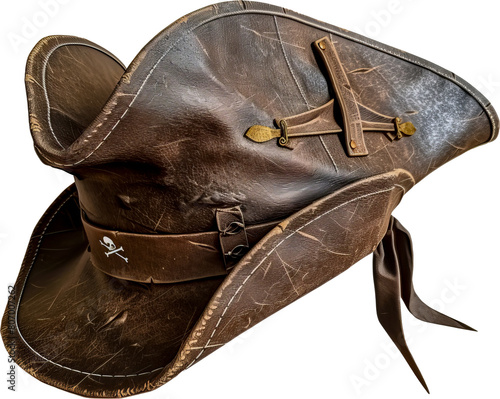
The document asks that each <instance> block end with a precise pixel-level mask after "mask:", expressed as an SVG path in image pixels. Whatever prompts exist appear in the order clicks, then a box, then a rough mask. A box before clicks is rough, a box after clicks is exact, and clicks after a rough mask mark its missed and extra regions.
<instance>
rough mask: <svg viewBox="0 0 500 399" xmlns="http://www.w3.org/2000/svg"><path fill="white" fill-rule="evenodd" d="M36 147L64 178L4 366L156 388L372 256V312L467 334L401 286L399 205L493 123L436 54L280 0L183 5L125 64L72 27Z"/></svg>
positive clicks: (41, 87) (40, 236)
mask: <svg viewBox="0 0 500 399" xmlns="http://www.w3.org/2000/svg"><path fill="white" fill-rule="evenodd" d="M26 87H27V93H28V104H29V119H30V128H31V133H32V136H33V140H34V144H35V150H36V152H37V154H38V156H39V157H40V159H41V160H42V161H43V162H44V163H46V164H48V165H50V166H53V167H56V168H59V169H62V170H64V171H66V172H68V173H71V174H72V175H74V177H75V183H74V184H73V185H71V186H70V187H68V188H67V189H66V190H65V191H64V192H63V193H61V195H60V196H59V197H58V198H57V199H56V200H55V201H54V203H53V204H52V205H51V206H50V207H49V209H47V211H46V212H45V214H44V215H43V216H42V218H41V219H40V221H39V223H38V224H37V226H36V227H35V229H34V231H33V234H32V237H31V240H30V243H29V245H28V249H27V252H26V256H25V259H24V262H23V265H22V267H21V271H20V274H19V277H18V280H17V282H16V284H15V290H14V291H13V301H12V304H11V303H9V306H8V307H7V310H6V312H5V314H4V318H3V322H2V337H3V340H4V343H5V345H6V347H7V349H8V350H9V352H10V353H11V355H13V357H14V354H13V353H12V351H13V350H14V349H13V348H15V360H16V362H17V363H18V364H19V365H20V366H21V367H22V368H24V369H25V370H26V371H27V372H29V373H30V374H32V375H34V376H35V377H36V378H38V379H39V380H41V381H43V382H46V383H48V384H51V385H54V386H56V387H58V388H61V389H64V390H67V391H70V392H74V393H77V394H80V395H84V396H90V397H115V396H128V395H133V394H137V393H141V392H145V391H149V390H152V389H155V388H158V387H159V386H161V385H162V384H164V383H166V382H168V381H169V380H171V379H172V378H174V377H175V376H176V375H177V374H179V373H180V372H181V371H182V370H184V369H186V368H188V367H190V366H191V365H193V364H194V363H196V362H198V361H200V360H201V359H203V358H204V357H206V356H207V355H209V354H210V353H212V352H213V351H215V350H216V349H217V348H219V347H221V346H222V345H224V344H225V343H227V342H229V341H230V340H231V339H233V338H234V337H236V336H238V335H239V334H241V333H242V332H244V331H246V330H248V329H249V328H251V327H252V326H254V325H255V324H257V323H258V322H260V321H261V320H263V319H265V318H266V317H268V316H270V315H271V314H273V313H275V312H276V311H278V310H279V309H281V308H283V307H285V306H286V305H288V304H290V303H291V302H293V301H295V300H296V299H298V298H300V297H301V296H303V295H305V294H307V293H308V292H310V291H312V290H313V289H315V288H317V287H318V286H320V285H322V284H323V283H325V282H327V281H329V280H331V279H332V278H334V277H336V276H337V275H339V274H340V273H342V272H343V271H345V270H346V269H348V268H349V267H350V266H352V265H353V264H354V263H356V262H357V261H358V260H360V259H362V258H363V257H365V256H366V255H368V254H371V253H374V281H375V289H376V303H377V314H378V317H379V320H380V322H381V324H382V325H383V327H384V328H385V330H386V331H387V332H388V334H389V335H390V337H391V338H392V339H393V341H394V343H395V344H396V346H397V347H398V349H399V350H400V351H401V353H402V354H403V356H404V357H405V359H406V361H407V362H408V364H409V365H410V367H411V368H412V370H413V371H414V373H415V374H416V376H417V378H418V379H419V380H420V381H421V383H422V384H423V385H424V387H425V388H427V387H426V385H425V382H424V379H423V377H422V375H421V373H420V371H419V369H418V367H417V365H416V364H415V361H414V360H413V358H412V355H411V353H410V351H409V349H408V346H407V344H406V342H405V339H404V334H403V328H402V323H401V313H400V300H401V299H402V300H403V301H404V303H405V305H406V306H407V307H408V309H409V310H410V312H411V313H412V314H413V315H414V316H415V317H417V318H419V319H422V320H425V321H428V322H432V323H437V324H444V325H449V326H453V327H458V328H465V329H469V328H470V327H468V326H467V325H465V324H463V323H461V322H458V321H456V320H454V319H451V318H449V317H447V316H445V315H443V314H441V313H439V312H437V311H435V310H433V309H432V308H430V307H428V306H427V305H425V304H424V303H423V302H422V301H421V300H420V299H419V297H418V296H417V294H416V293H415V291H414V289H413V285H412V272H413V263H412V257H413V254H412V245H411V238H410V235H409V233H408V231H407V230H406V229H405V228H404V227H403V226H402V225H401V224H400V223H399V221H397V220H396V219H395V218H394V217H393V216H391V214H392V211H393V210H394V208H395V207H396V206H397V205H398V203H399V202H400V200H401V198H402V196H403V195H404V194H405V193H406V192H407V191H408V190H409V189H411V188H412V187H413V185H415V183H417V182H418V181H420V180H421V179H422V178H424V177H425V176H426V175H427V174H429V173H430V172H431V171H433V170H435V169H436V168H438V167H439V166H441V165H443V164H444V163H446V162H447V161H449V160H451V159H452V158H454V157H456V156H458V155H460V154H462V153H463V152H465V151H467V150H469V149H471V148H473V147H476V146H478V145H480V144H483V143H487V142H489V141H492V140H493V139H495V138H496V136H497V134H498V123H499V122H498V117H497V115H496V113H495V111H494V109H493V108H492V106H491V105H490V103H489V102H488V101H487V100H486V99H485V98H484V97H483V96H482V95H481V94H480V93H479V92H478V91H477V90H475V89H474V88H473V87H472V86H470V85H469V84H468V83H467V82H465V81H463V80H462V79H460V78H459V77H457V76H456V75H455V74H453V73H451V72H449V71H447V70H445V69H443V68H440V67H438V66H436V65H434V64H432V63H430V62H428V61H425V60H423V59H420V58H418V57H415V56H413V55H410V54H408V53H406V52H403V51H399V50H397V49H394V48H392V47H389V46H386V45H383V44H381V43H378V42H376V41H373V40H370V39H368V38H365V37H363V36H360V35H357V34H355V33H352V32H347V31H345V30H342V29H339V28H336V27H334V26H331V25H329V24H326V23H323V22H319V21H316V20H314V19H311V18H308V17H305V16H303V15H300V14H297V13H295V12H293V11H290V10H286V9H283V8H279V7H275V6H271V5H266V4H261V3H253V2H244V1H238V2H228V3H220V4H217V5H213V6H210V7H206V8H204V9H201V10H199V11H196V12H194V13H192V14H189V15H187V16H186V17H184V18H181V19H180V20H178V21H177V22H175V23H173V24H172V25H170V26H169V27H168V28H166V29H165V30H164V31H162V32H161V33H160V34H158V35H157V36H156V37H155V38H154V39H153V40H152V41H151V42H149V43H148V44H147V45H146V47H144V49H143V50H141V52H140V53H139V54H138V55H137V57H136V58H135V59H134V61H133V62H132V64H131V65H130V66H129V67H128V68H127V69H126V68H125V67H124V66H123V65H122V64H121V62H120V61H119V60H117V59H116V57H114V56H113V55H112V54H111V53H109V52H108V51H106V50H105V49H103V48H102V47H100V46H98V45H96V44H94V43H91V42H89V41H87V40H85V39H81V38H77V37H72V36H50V37H47V38H44V39H42V40H41V41H40V42H39V43H38V44H37V45H36V47H35V48H34V49H33V51H32V52H31V54H30V56H29V59H28V63H27V67H26Z"/></svg>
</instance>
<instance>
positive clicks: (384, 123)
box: [245, 37, 416, 157]
mask: <svg viewBox="0 0 500 399" xmlns="http://www.w3.org/2000/svg"><path fill="white" fill-rule="evenodd" d="M314 47H315V48H316V49H317V50H318V52H319V54H320V56H321V59H322V60H323V63H324V65H325V67H326V70H327V72H328V79H329V81H330V84H331V86H332V89H333V92H334V93H335V96H336V98H337V102H338V104H339V108H340V113H341V115H342V119H343V128H342V127H341V126H340V125H339V124H338V123H337V121H336V120H335V116H334V103H335V101H334V100H333V99H332V100H330V101H329V102H327V103H326V104H325V105H323V106H321V107H318V108H316V109H313V110H310V111H306V112H303V113H301V114H298V115H293V116H288V117H286V118H276V119H275V120H274V123H275V124H276V125H277V126H278V127H279V129H273V128H270V127H267V126H261V125H254V126H252V127H251V128H250V129H248V130H247V132H246V133H245V136H246V137H248V138H249V139H250V140H252V141H255V142H257V143H262V142H266V141H269V140H271V139H273V138H278V144H279V145H280V146H282V147H286V148H290V146H289V141H290V139H291V138H296V137H305V136H316V135H321V134H332V133H342V132H343V133H344V141H345V149H346V153H347V155H348V156H350V157H355V156H365V155H368V149H367V147H366V144H365V140H364V137H363V133H364V132H374V133H385V134H386V136H387V137H388V138H389V139H390V140H391V141H392V140H399V139H401V138H402V137H404V136H411V135H413V134H414V133H415V131H416V128H415V126H413V124H412V123H411V122H405V123H403V122H402V120H401V118H400V117H391V116H387V115H383V114H381V113H378V112H376V111H374V110H372V109H370V108H368V107H366V106H364V105H363V104H361V103H360V102H358V101H357V100H356V96H355V93H354V91H353V89H352V87H351V85H350V83H349V79H348V77H347V74H346V72H345V70H344V67H343V66H342V62H341V61H340V58H339V55H338V53H337V50H336V49H335V46H334V44H333V42H332V41H331V40H330V39H329V38H328V37H323V38H322V39H319V40H316V41H315V42H314Z"/></svg>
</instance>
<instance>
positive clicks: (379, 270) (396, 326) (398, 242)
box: [373, 216, 475, 392]
mask: <svg viewBox="0 0 500 399" xmlns="http://www.w3.org/2000/svg"><path fill="white" fill-rule="evenodd" d="M373 278H374V283H375V297H376V305H377V316H378V319H379V321H380V324H382V327H384V329H385V331H386V332H387V334H389V336H390V337H391V339H392V340H393V341H394V344H395V345H396V347H397V348H398V349H399V351H400V352H401V354H402V355H403V357H404V358H405V359H406V361H407V363H408V365H409V366H410V367H411V369H412V370H413V372H414V373H415V375H416V377H417V378H418V380H419V381H420V383H421V384H422V385H423V387H424V388H425V390H426V391H427V392H429V389H428V388H427V384H426V383H425V380H424V378H423V376H422V374H421V373H420V370H419V369H418V366H417V364H416V363H415V360H414V359H413V356H412V355H411V353H410V350H409V348H408V345H407V344H406V340H405V337H404V332H403V324H402V319H401V302H400V298H401V299H402V300H403V302H404V303H405V305H406V307H407V308H408V310H409V311H410V313H411V314H412V315H413V316H415V317H416V318H417V319H420V320H423V321H427V322H429V323H434V324H442V325H445V326H450V327H455V328H463V329H466V330H472V331H475V330H474V329H473V328H471V327H469V326H467V325H466V324H464V323H461V322H459V321H458V320H455V319H452V318H451V317H448V316H446V315H444V314H442V313H440V312H438V311H436V310H434V309H432V308H430V307H429V306H427V305H426V304H425V303H424V302H422V300H421V299H420V298H419V297H418V295H417V294H416V292H415V289H414V288H413V282H412V278H413V247H412V242H411V236H410V233H409V232H408V231H407V230H406V229H405V228H404V227H403V226H402V225H401V223H399V221H398V220H397V219H396V218H395V217H394V216H391V220H390V222H389V227H388V228H387V233H386V234H385V236H384V238H383V239H382V241H381V242H380V244H379V245H378V247H377V249H376V250H375V252H374V254H373Z"/></svg>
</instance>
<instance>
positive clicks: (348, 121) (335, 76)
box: [314, 36, 368, 157]
mask: <svg viewBox="0 0 500 399" xmlns="http://www.w3.org/2000/svg"><path fill="white" fill-rule="evenodd" d="M314 45H315V46H316V48H317V49H318V52H319V54H320V56H321V58H322V59H323V62H324V64H325V67H326V70H327V72H328V77H329V78H330V83H331V84H332V87H333V91H334V92H335V96H336V98H337V102H338V104H339V106H340V112H341V114H342V119H343V121H344V126H343V130H344V137H345V145H346V151H347V154H348V155H349V156H351V157H356V156H365V155H368V149H367V148H366V144H365V139H364V137H363V122H362V120H361V114H360V112H359V108H358V103H357V101H356V98H355V97H354V92H353V91H352V88H351V85H350V83H349V79H348V78H347V74H346V73H345V70H344V67H343V66H342V63H341V62H340V58H339V55H338V54H337V50H336V49H335V46H334V45H333V43H332V41H331V40H330V39H329V38H328V37H326V36H325V37H323V38H322V39H319V40H316V41H315V42H314Z"/></svg>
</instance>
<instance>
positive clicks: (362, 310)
mask: <svg viewBox="0 0 500 399" xmlns="http://www.w3.org/2000/svg"><path fill="white" fill-rule="evenodd" d="M42 2H43V0H42ZM42 2H40V1H33V0H24V1H22V2H21V1H16V2H14V1H13V0H10V1H4V2H2V6H1V11H0V15H1V16H0V18H1V19H0V29H1V31H2V32H1V63H0V68H1V75H0V76H1V77H2V79H1V83H2V86H1V96H0V101H1V104H0V105H1V106H0V110H1V111H0V112H1V114H0V116H1V130H0V163H1V165H0V179H1V180H0V184H1V192H0V193H1V195H0V267H1V281H0V307H1V309H2V312H3V309H4V306H5V304H6V302H7V286H8V284H9V283H10V284H12V283H13V282H14V281H15V279H16V277H17V273H18V270H19V267H20V265H21V262H22V258H23V255H24V251H25V248H26V245H27V243H28V240H29V237H30V234H31V230H32V229H33V227H34V226H35V224H36V222H37V220H38V219H39V217H40V216H41V215H42V213H43V212H44V211H45V209H46V208H47V206H48V205H49V204H50V203H51V202H52V201H53V199H54V198H55V197H56V196H57V195H58V194H59V193H60V191H62V190H63V189H64V188H65V187H66V186H67V185H69V184H70V183H71V182H72V178H71V177H70V176H69V175H66V174H65V173H64V172H61V171H58V170H55V169H51V168H50V167H47V166H44V165H43V164H42V163H41V162H40V161H39V160H38V158H37V157H36V155H35V152H34V150H33V147H32V140H31V137H30V133H29V124H28V113H27V106H26V99H25V91H24V80H23V79H24V66H25V62H26V58H27V56H28V53H29V51H30V50H31V49H32V47H33V46H34V45H35V44H36V42H37V41H38V40H39V39H41V38H42V37H43V36H47V35H52V34H71V35H76V36H81V37H85V38H87V39H89V40H91V41H93V42H96V43H97V44H100V45H101V46H103V47H104V48H106V49H108V50H109V51H111V52H112V53H114V54H115V55H116V56H117V57H118V58H120V59H121V60H122V61H123V62H124V64H125V65H128V64H129V63H130V61H131V60H132V59H133V57H134V56H135V55H136V54H137V53H138V52H139V50H140V49H141V48H142V46H144V45H145V44H146V43H147V42H148V41H149V40H150V39H151V38H152V37H153V36H154V35H156V34H157V33H158V32H159V31H161V30H162V29H163V28H165V27H166V26H167V25H169V24H170V23H171V22H173V21H175V20H176V19H178V18H179V17H182V16H183V15H185V14H186V13H188V12H191V11H193V10H195V9H198V8H200V7H203V6H205V5H208V4H209V3H208V2H207V0H201V1H199V0H184V1H175V2H168V3H167V1H149V0H141V1H137V2H132V1H128V2H127V1H106V2H105V1H103V0H100V1H95V0H86V1H77V0H66V1H65V2H64V3H65V4H60V5H59V6H58V9H57V10H56V11H55V12H54V13H53V15H51V16H48V17H47V18H45V19H44V18H43V15H41V14H40V13H44V12H45V11H43V7H42V6H41V3H42ZM269 2H270V3H275V4H277V5H282V6H283V5H284V6H286V7H287V8H290V9H293V10H295V11H298V12H300V13H302V14H306V15H309V16H312V17H315V18H317V19H320V20H323V21H326V22H329V23H331V24H333V25H337V26H339V27H342V28H346V29H349V30H352V31H355V32H358V33H361V34H364V35H366V36H369V37H371V38H373V39H376V40H379V41H381V42H383V43H386V44H389V45H392V46H395V47H398V48H400V49H403V50H405V51H407V52H410V53H413V54H416V55H418V56H421V57H423V58H425V59H428V60H430V61H433V62H435V63H437V64H438V65H440V66H443V67H445V68H447V69H450V70H452V71H453V72H455V73H456V74H457V75H459V76H461V77H462V78H464V79H465V80H467V81H469V82H470V83H472V84H473V85H475V86H476V87H477V88H478V89H480V90H481V91H482V92H483V93H484V94H485V95H486V97H488V99H489V100H490V101H491V102H492V103H493V105H496V106H497V107H500V71H499V68H500V67H499V65H500V55H499V51H498V48H499V45H500V40H499V35H498V24H499V22H498V11H499V7H498V6H497V7H495V6H494V4H495V3H496V2H493V1H484V0H475V1H473V2H467V3H466V4H467V6H463V5H462V4H464V3H463V2H456V1H439V2H438V1H435V0H434V1H426V0H413V1H411V0H399V1H398V0H393V1H389V0H382V1H373V0H372V1H368V0H363V1H359V0H358V1H348V0H343V1H335V0H328V1H324V0H323V1H319V0H308V1H295V0H294V1H287V2H285V1H284V0H282V1H281V2H277V1H272V0H269ZM60 3H63V1H62V0H61V1H60ZM492 7H494V8H492ZM45 15H47V14H46V13H45ZM26 20H28V21H32V22H33V21H34V20H35V21H36V22H37V23H38V25H39V26H38V27H36V29H35V31H34V32H31V34H24V36H23V32H22V28H23V25H24V24H26ZM25 33H26V32H25ZM28 33H30V32H28ZM13 35H19V36H20V37H21V38H22V40H23V42H21V43H18V44H17V45H13V44H12V42H11V40H9V37H10V38H11V39H12V37H13ZM18 39H19V37H18ZM256 67H257V66H256ZM499 148H500V147H499V143H498V142H494V143H492V144H488V145H486V146H482V147H479V148H477V149H474V150H473V151H470V152H468V153H466V154H465V155H463V156H461V157H459V158H458V159H456V160H453V161H452V162H451V163H449V164H447V165H445V166H443V167H441V168H440V169H438V170H437V171H435V172H434V173H432V174H431V175H430V176H429V177H427V178H426V179H424V181H422V182H421V183H419V184H418V185H417V187H415V188H414V189H413V190H411V191H410V193H408V195H406V196H405V198H404V199H403V201H402V203H401V205H400V206H399V207H398V208H397V209H396V211H395V215H396V217H398V219H399V220H400V221H401V222H402V223H403V225H404V226H405V227H406V228H408V229H409V230H410V232H411V233H412V236H413V240H414V247H415V252H416V265H415V270H416V275H415V286H416V289H417V292H418V293H419V294H420V296H421V297H422V298H423V299H424V300H426V301H427V302H428V303H429V304H431V305H433V306H435V307H436V308H438V309H440V310H443V311H444V312H445V313H447V314H449V315H450V316H452V317H456V318H458V319H459V320H461V321H463V322H465V323H467V324H469V325H471V326H473V327H475V328H476V329H478V330H479V332H478V333H473V332H467V331H460V330H455V329H452V328H447V327H442V326H434V325H424V324H422V323H415V322H414V321H413V319H412V317H410V316H407V315H406V311H405V312H404V313H405V318H404V321H405V331H406V334H407V337H408V338H409V341H410V349H411V350H412V352H413V355H414V357H415V358H416V361H417V363H418V365H419V366H420V369H421V370H422V372H423V374H424V377H425V378H426V380H427V383H428V385H429V387H430V390H431V394H432V398H433V399H441V398H456V399H460V398H470V397H478V398H484V397H488V398H491V397H498V396H497V395H499V387H498V381H499V372H500V366H499V361H498V359H499V355H500V345H499V339H498V336H499V328H500V322H499V321H498V305H499V298H498V292H499V289H498V285H499V283H500V262H499V261H500V255H499V248H498V247H499V245H500V242H499V232H498V226H499V225H500V223H499V222H500V213H499V211H498V203H499V190H498V181H499V171H500V161H499V158H500V154H499ZM389 344H390V340H389V338H388V337H387V336H386V334H385V332H384V331H383V329H382V327H381V326H380V325H379V323H378V321H377V318H376V314H375V303H374V293H373V283H372V276H371V258H366V259H364V260H363V261H361V262H359V263H358V264H356V265H355V266H353V267H352V268H351V269H349V270H348V271H347V272H346V273H344V274H343V275H341V276H339V277H337V278H335V279H334V280H332V281H331V282H329V283H328V284H325V285H324V286H323V287H321V288H319V289H317V290H316V291H314V292H312V293H310V294H308V295H307V296H306V297H304V298H302V299H301V300H299V301H298V302H296V303H294V304H292V305H290V306H288V307H287V308H285V309H284V310H282V311H280V312H278V313H277V314H275V315H274V316H273V317H270V318H268V319H266V320H265V321H264V322H262V323H261V324H260V325H258V326H256V327H254V328H253V329H251V330H250V331H248V332H247V333H245V334H243V335H242V336H240V337H239V338H237V339H236V340H234V341H233V342H231V343H230V344H228V345H227V346H226V347H223V348H222V349H219V350H218V351H217V352H215V353H214V354H212V355H210V356H209V357H208V358H206V359H204V360H203V361H202V362H200V363H199V364H197V365H195V366H193V367H192V368H191V369H189V370H188V371H186V372H184V373H182V374H181V375H180V376H178V377H176V378H175V379H174V380H173V381H171V382H169V383H168V384H167V385H165V386H163V387H162V388H160V389H159V390H156V391H153V392H151V393H148V394H146V395H147V397H149V398H151V399H153V398H167V399H168V398H170V399H179V398H183V399H184V398H197V397H201V396H204V397H207V398H219V399H223V398H235V397H237V398H255V397H262V398H274V397H280V398H282V397H283V398H285V397H286V398H357V397H361V398H379V397H384V398H387V399H390V398H401V397H404V398H427V397H428V396H427V394H426V393H425V391H424V390H423V389H422V388H421V387H420V386H419V383H418V381H417V379H416V378H415V377H414V376H413V374H412V373H411V371H410V369H409V368H408V366H407V365H406V364H405V362H404V360H403V359H402V357H401V356H399V355H394V356H393V355H390V354H387V350H386V349H383V346H384V345H389ZM368 365H371V366H368ZM373 367H375V368H373ZM369 369H371V370H369ZM7 370H8V363H7V352H6V351H4V350H0V376H3V377H0V392H1V395H2V397H5V396H3V395H4V394H8V395H10V396H12V397H14V396H15V397H17V398H19V399H21V398H31V397H33V396H37V397H39V398H40V397H51V398H69V397H71V396H70V394H69V393H67V392H63V391H60V390H58V389H56V388H53V387H49V386H47V385H45V384H42V383H40V382H39V381H38V380H36V379H34V378H33V377H31V376H29V375H27V374H26V373H24V372H23V371H22V370H21V371H20V372H19V375H18V381H17V387H16V388H17V389H18V392H16V393H11V392H8V391H7V382H6V374H5V373H6V372H7ZM368 371H370V373H369V374H367V373H368ZM353 379H358V385H355V384H353ZM363 382H364V384H363ZM360 384H361V385H360ZM10 396H9V397H10ZM144 397H146V396H144Z"/></svg>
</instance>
